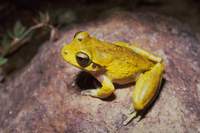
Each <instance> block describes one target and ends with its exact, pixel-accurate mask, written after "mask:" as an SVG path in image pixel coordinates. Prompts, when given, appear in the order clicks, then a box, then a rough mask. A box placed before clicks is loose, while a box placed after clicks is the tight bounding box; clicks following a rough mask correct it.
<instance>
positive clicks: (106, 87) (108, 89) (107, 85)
mask: <svg viewBox="0 0 200 133" xmlns="http://www.w3.org/2000/svg"><path fill="white" fill-rule="evenodd" d="M98 80H99V81H100V82H101V85H102V87H100V88H97V89H91V90H85V91H82V92H81V94H82V95H89V96H92V97H97V98H101V99H103V98H107V97H109V96H110V95H111V94H112V93H113V92H114V91H115V88H114V85H113V83H112V81H111V80H110V79H109V78H108V77H107V76H105V75H102V76H100V77H98Z"/></svg>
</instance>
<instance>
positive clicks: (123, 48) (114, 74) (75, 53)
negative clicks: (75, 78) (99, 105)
mask: <svg viewBox="0 0 200 133" xmlns="http://www.w3.org/2000/svg"><path fill="white" fill-rule="evenodd" d="M61 54H62V57H63V58H64V60H65V61H67V62H68V63H70V64H72V65H74V66H76V67H78V68H80V69H83V70H85V71H88V72H90V73H91V74H92V75H93V76H94V77H96V78H97V80H99V81H100V82H101V84H102V87H101V88H97V89H92V90H86V91H82V94H83V95H90V96H93V97H97V98H107V97H109V96H110V95H111V94H112V93H113V92H114V90H115V88H114V86H113V82H115V83H119V84H125V83H128V82H132V81H136V85H135V88H134V90H133V95H132V102H133V104H132V105H133V108H132V110H133V109H134V111H131V112H130V114H129V117H128V119H127V120H126V121H124V123H123V124H124V125H126V124H128V122H129V121H130V120H131V119H132V118H134V117H135V116H136V115H137V112H139V111H142V110H144V109H145V107H146V106H147V105H149V103H151V101H152V99H153V98H154V97H155V96H156V94H157V90H158V88H159V85H160V82H161V80H162V74H163V72H164V65H163V63H162V59H161V58H160V57H157V56H155V55H153V54H151V53H148V52H147V51H145V50H143V49H140V48H138V47H136V46H134V45H131V46H129V44H127V43H125V42H115V43H109V42H104V41H100V40H98V39H96V38H94V37H91V36H90V35H89V34H88V33H87V32H78V33H76V34H75V36H74V39H73V40H72V42H71V43H70V44H67V45H65V46H64V47H63V48H62V51H61Z"/></svg>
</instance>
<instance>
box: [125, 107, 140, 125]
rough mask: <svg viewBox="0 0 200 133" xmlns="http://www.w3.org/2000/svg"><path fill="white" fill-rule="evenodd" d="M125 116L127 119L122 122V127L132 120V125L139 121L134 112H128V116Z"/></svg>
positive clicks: (138, 116)
mask: <svg viewBox="0 0 200 133" xmlns="http://www.w3.org/2000/svg"><path fill="white" fill-rule="evenodd" d="M129 111H130V110H129ZM126 116H127V119H126V120H125V121H124V122H123V125H124V126H126V125H128V124H129V123H130V122H131V121H132V120H133V121H134V122H133V123H135V124H136V123H137V122H139V121H140V120H141V116H140V115H138V114H137V112H136V111H134V112H129V114H127V115H126Z"/></svg>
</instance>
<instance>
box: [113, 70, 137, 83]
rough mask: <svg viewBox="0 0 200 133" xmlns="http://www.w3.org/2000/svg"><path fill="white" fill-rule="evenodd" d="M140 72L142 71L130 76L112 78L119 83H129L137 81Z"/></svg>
mask: <svg viewBox="0 0 200 133" xmlns="http://www.w3.org/2000/svg"><path fill="white" fill-rule="evenodd" d="M140 74H141V73H139V72H138V73H135V74H133V75H131V76H128V77H124V78H119V79H118V78H117V79H112V81H113V82H114V83H117V84H127V83H130V82H134V81H136V79H137V78H138V77H139V75H140Z"/></svg>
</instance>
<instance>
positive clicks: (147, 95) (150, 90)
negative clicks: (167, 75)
mask: <svg viewBox="0 0 200 133" xmlns="http://www.w3.org/2000/svg"><path fill="white" fill-rule="evenodd" d="M163 71H164V65H163V64H162V63H157V64H156V65H155V66H154V67H153V68H152V69H151V70H149V71H147V72H145V73H144V74H141V75H140V76H139V78H138V80H137V81H136V85H135V88H134V90H133V95H132V102H133V107H134V110H135V112H132V113H131V114H129V116H128V118H127V120H126V121H124V123H123V125H126V124H128V123H129V122H130V121H131V120H132V119H133V118H135V117H136V115H137V112H140V111H142V110H144V109H145V108H146V107H147V106H148V105H149V104H150V103H151V102H152V101H153V99H154V98H155V97H156V95H157V93H158V91H157V90H158V89H159V87H160V84H161V80H162V74H163Z"/></svg>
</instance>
